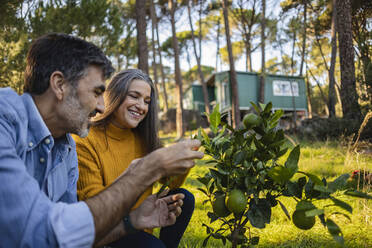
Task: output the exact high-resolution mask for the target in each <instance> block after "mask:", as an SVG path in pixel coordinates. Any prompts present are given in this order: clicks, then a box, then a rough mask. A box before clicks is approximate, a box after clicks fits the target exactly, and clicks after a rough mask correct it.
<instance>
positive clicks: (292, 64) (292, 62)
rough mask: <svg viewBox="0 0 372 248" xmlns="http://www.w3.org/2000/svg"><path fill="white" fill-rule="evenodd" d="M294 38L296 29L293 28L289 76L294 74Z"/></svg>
mask: <svg viewBox="0 0 372 248" xmlns="http://www.w3.org/2000/svg"><path fill="white" fill-rule="evenodd" d="M296 38H297V31H296V30H294V32H293V44H292V55H291V76H293V75H294V54H295V48H296Z"/></svg>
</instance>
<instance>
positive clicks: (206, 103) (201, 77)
mask: <svg viewBox="0 0 372 248" xmlns="http://www.w3.org/2000/svg"><path fill="white" fill-rule="evenodd" d="M191 4H192V0H189V2H188V3H187V12H188V17H189V24H190V28H191V40H192V44H193V47H194V55H195V58H196V63H197V64H198V74H199V80H200V84H201V86H202V89H203V98H204V107H205V112H206V113H207V114H209V113H210V106H209V96H208V89H207V84H206V83H205V80H204V74H203V72H202V69H201V63H200V56H198V53H197V51H196V42H195V35H194V25H193V23H192V20H191V6H190V5H191ZM199 21H201V20H199Z"/></svg>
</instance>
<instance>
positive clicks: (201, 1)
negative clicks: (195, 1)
mask: <svg viewBox="0 0 372 248" xmlns="http://www.w3.org/2000/svg"><path fill="white" fill-rule="evenodd" d="M189 1H192V0H189ZM199 7H200V8H199V34H198V36H199V58H200V59H201V57H202V13H203V0H200V1H199Z"/></svg>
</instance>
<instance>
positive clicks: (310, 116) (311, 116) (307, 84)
mask: <svg viewBox="0 0 372 248" xmlns="http://www.w3.org/2000/svg"><path fill="white" fill-rule="evenodd" d="M305 83H306V90H307V95H306V102H307V110H308V117H309V118H310V119H311V118H313V108H312V107H311V88H310V81H309V75H308V74H307V70H306V82H305Z"/></svg>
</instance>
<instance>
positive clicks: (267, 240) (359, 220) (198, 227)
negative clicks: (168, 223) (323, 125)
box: [155, 136, 372, 248]
mask: <svg viewBox="0 0 372 248" xmlns="http://www.w3.org/2000/svg"><path fill="white" fill-rule="evenodd" d="M163 138H164V141H165V142H172V141H173V140H174V138H172V137H171V136H163ZM289 145H290V144H289ZM369 145H371V146H372V144H369ZM287 155H288V154H287ZM202 164H203V163H202V162H200V161H199V162H197V165H196V166H195V167H194V168H193V169H192V171H191V173H190V175H189V177H188V178H187V180H186V183H185V185H184V187H185V188H187V189H188V190H189V191H191V192H192V193H193V194H194V195H195V198H196V206H195V211H194V214H193V217H192V219H191V223H190V224H189V226H188V228H187V230H186V233H185V235H184V237H183V239H182V242H181V245H180V247H185V248H187V247H190V248H191V247H202V243H203V240H204V238H205V237H206V236H207V235H206V232H205V228H204V227H202V223H206V224H209V223H208V218H207V216H206V214H207V212H208V211H210V210H211V207H210V205H209V204H206V205H203V204H202V202H203V200H205V199H206V198H205V197H204V195H203V194H202V193H201V192H200V191H198V190H197V187H200V186H201V184H200V183H199V182H198V181H197V180H196V178H197V177H198V176H199V175H203V174H204V173H206V172H207V171H208V166H207V165H202ZM299 167H300V170H302V171H306V172H310V173H314V174H317V175H318V176H320V177H325V178H327V181H328V179H332V178H335V177H337V176H338V175H340V174H343V173H350V172H351V171H353V170H355V169H364V170H365V169H367V170H369V171H372V154H362V153H355V152H354V153H351V152H348V150H347V147H344V146H342V145H341V144H340V143H339V142H315V143H309V142H307V143H304V142H302V143H301V157H300V163H299ZM339 198H340V199H341V200H344V201H346V202H347V203H349V204H350V205H351V206H352V207H353V214H352V216H351V221H349V220H348V219H346V218H344V217H340V216H333V217H332V219H333V220H334V221H335V222H336V223H337V224H339V226H340V227H341V229H342V232H343V234H344V239H345V244H346V247H363V248H367V247H372V200H370V201H366V200H359V199H356V198H351V197H346V196H343V195H340V196H339ZM280 200H281V202H282V203H283V204H284V205H285V206H286V207H287V209H288V211H289V212H290V213H293V211H294V209H295V202H294V201H292V200H288V199H280ZM217 224H218V221H216V222H215V223H213V224H211V226H213V225H214V226H216V225H217ZM251 231H252V233H253V234H256V235H255V236H259V237H260V242H259V245H258V247H288V248H289V247H317V248H318V247H339V245H338V244H337V243H335V242H334V241H333V239H332V237H331V236H330V235H329V234H328V232H327V230H326V229H325V228H324V227H323V226H322V225H321V224H320V222H319V220H318V219H317V222H316V224H315V226H314V227H313V228H312V229H311V230H309V231H302V230H300V229H298V228H296V227H295V226H294V225H293V224H292V222H291V221H289V220H288V219H287V218H286V217H285V215H284V213H283V212H282V210H281V209H280V207H279V206H276V207H275V208H273V214H272V218H271V223H270V224H269V225H267V226H266V228H265V229H251ZM155 233H157V232H156V231H155ZM207 247H231V246H230V244H226V246H224V245H223V244H222V242H221V241H219V240H213V239H210V240H209V241H208V245H207Z"/></svg>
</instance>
